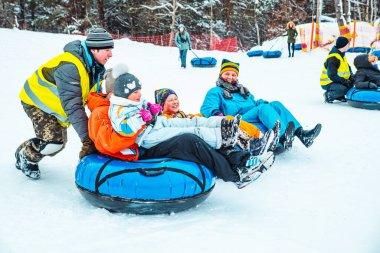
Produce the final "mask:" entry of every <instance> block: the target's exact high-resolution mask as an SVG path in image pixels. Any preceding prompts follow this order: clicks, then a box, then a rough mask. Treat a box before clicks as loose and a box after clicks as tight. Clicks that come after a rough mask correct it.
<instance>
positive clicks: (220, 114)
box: [216, 113, 224, 116]
mask: <svg viewBox="0 0 380 253" xmlns="http://www.w3.org/2000/svg"><path fill="white" fill-rule="evenodd" d="M216 116H224V115H223V113H219V114H217V115H216Z"/></svg>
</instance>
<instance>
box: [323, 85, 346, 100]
mask: <svg viewBox="0 0 380 253" xmlns="http://www.w3.org/2000/svg"><path fill="white" fill-rule="evenodd" d="M325 89H326V90H327V93H328V97H329V98H330V99H331V100H336V99H337V100H339V99H342V98H345V95H346V93H347V91H348V90H349V88H348V87H347V86H345V85H343V84H341V83H330V84H328V85H326V88H325Z"/></svg>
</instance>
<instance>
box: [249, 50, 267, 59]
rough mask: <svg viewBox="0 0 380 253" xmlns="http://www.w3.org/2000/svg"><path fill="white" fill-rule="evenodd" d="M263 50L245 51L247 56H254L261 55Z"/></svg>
mask: <svg viewBox="0 0 380 253" xmlns="http://www.w3.org/2000/svg"><path fill="white" fill-rule="evenodd" d="M263 52H264V51H263V50H252V51H249V52H248V53H247V55H248V56H249V57H255V56H262V55H263Z"/></svg>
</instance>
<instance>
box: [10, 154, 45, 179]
mask: <svg viewBox="0 0 380 253" xmlns="http://www.w3.org/2000/svg"><path fill="white" fill-rule="evenodd" d="M24 150H25V149H24V148H22V149H21V150H20V151H19V152H16V154H15V156H16V164H15V166H16V169H19V170H21V171H22V172H23V173H24V174H25V176H27V177H30V178H32V179H39V178H40V169H39V168H38V163H36V162H32V161H29V160H28V159H27V157H26V156H25V154H24Z"/></svg>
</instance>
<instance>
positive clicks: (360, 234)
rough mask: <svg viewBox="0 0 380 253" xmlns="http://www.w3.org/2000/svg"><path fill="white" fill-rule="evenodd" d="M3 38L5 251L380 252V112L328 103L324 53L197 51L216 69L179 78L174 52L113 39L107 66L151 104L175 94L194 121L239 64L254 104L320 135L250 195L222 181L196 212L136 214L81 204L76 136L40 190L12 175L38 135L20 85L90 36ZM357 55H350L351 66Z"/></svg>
mask: <svg viewBox="0 0 380 253" xmlns="http://www.w3.org/2000/svg"><path fill="white" fill-rule="evenodd" d="M0 37H1V38H2V39H1V40H0V48H1V49H2V53H1V55H2V57H1V59H2V60H1V61H0V76H1V77H2V84H1V86H2V90H3V97H2V100H1V105H2V113H1V115H2V121H1V122H2V124H1V125H0V132H1V141H2V142H1V144H0V146H1V160H0V164H1V169H2V173H1V175H2V181H1V184H0V185H1V186H0V189H1V194H0V203H1V208H0V221H1V222H0V224H1V226H0V252H1V253H19V252H20V253H21V252H28V253H34V252H36V253H37V252H38V253H40V252H54V253H55V252H59V253H61V252H62V253H66V252H157V253H160V252H192V253H194V252H218V253H220V252H259V253H279V252H284V253H287V252H289V253H290V252H291V253H337V252H344V253H377V252H380V241H379V234H380V198H379V194H380V183H379V180H380V169H379V168H380V166H379V159H378V157H377V155H378V153H379V152H378V150H379V140H380V131H379V126H380V117H379V116H380V112H379V111H368V110H361V109H356V108H352V107H350V106H348V105H346V104H332V105H331V104H324V103H323V98H322V93H323V91H322V89H321V88H320V86H319V75H320V71H321V66H322V62H323V61H324V59H325V57H326V55H327V51H326V50H320V51H319V50H315V51H313V52H309V53H301V52H296V55H295V57H294V58H284V57H283V58H277V59H264V58H248V57H247V56H246V54H244V53H241V52H238V53H225V52H218V51H211V52H209V51H196V54H197V55H199V56H200V57H204V56H212V57H215V58H216V59H217V60H218V65H217V67H216V68H212V69H198V68H192V67H191V66H188V68H187V69H186V70H183V69H181V68H180V62H179V61H178V51H177V50H176V49H175V48H162V47H157V46H153V45H150V44H141V43H136V42H131V41H129V40H127V39H123V40H118V41H116V42H115V49H114V57H113V58H112V59H111V60H110V62H108V63H107V67H112V66H113V65H114V64H116V63H118V62H124V63H126V64H128V65H129V67H130V69H131V72H132V73H134V74H135V75H136V76H137V77H138V78H139V79H140V80H141V82H142V84H143V90H142V92H143V96H144V97H145V98H147V99H148V100H150V101H153V100H154V99H153V91H154V90H155V89H157V88H162V87H171V88H173V89H174V90H176V92H177V94H178V96H179V98H180V100H181V108H182V109H183V110H184V111H187V112H193V113H195V112H198V111H199V108H200V105H201V103H202V101H203V97H204V95H205V93H206V91H207V90H208V89H209V88H211V87H213V86H214V85H215V81H216V79H217V76H218V73H219V68H220V62H221V60H222V59H223V58H227V59H230V60H233V61H237V62H240V64H241V68H240V78H239V79H240V82H241V83H242V84H244V85H246V86H247V87H248V88H249V89H250V90H251V92H252V93H253V94H254V95H255V97H256V98H264V99H267V100H280V101H282V102H283V103H284V104H285V105H286V106H287V107H288V108H289V109H290V110H291V111H292V113H293V114H294V115H295V116H296V117H297V118H298V119H299V121H300V122H301V123H302V124H303V125H304V127H305V128H308V127H313V126H314V125H315V124H316V123H318V122H320V123H322V125H323V129H322V132H321V135H320V136H319V137H318V139H317V140H316V142H315V144H314V145H313V146H312V147H311V148H309V149H306V148H305V147H304V146H303V145H302V144H301V143H300V142H299V141H298V140H296V141H295V143H294V147H293V150H291V151H290V152H286V153H284V154H282V155H280V156H278V157H277V160H276V162H275V164H274V165H273V167H272V168H271V170H269V171H268V172H266V173H265V174H264V175H263V176H262V177H261V178H260V179H259V180H258V181H256V182H254V183H253V184H251V185H249V187H246V188H244V189H242V190H238V189H237V188H236V187H235V186H234V185H233V184H232V183H225V182H222V181H218V182H217V185H216V187H215V189H214V191H213V192H212V193H211V195H210V197H209V198H208V199H207V200H206V201H205V202H203V203H202V204H201V205H199V206H198V207H197V208H194V209H190V210H188V211H186V212H182V213H177V214H174V215H170V216H169V215H156V216H136V215H127V214H111V213H109V212H108V211H106V210H102V209H98V208H95V207H93V206H91V205H90V204H89V203H88V202H87V201H86V200H85V199H84V198H82V196H81V195H80V194H79V191H78V190H77V189H76V186H75V183H74V172H75V168H76V164H77V162H78V153H79V150H80V148H81V143H80V141H79V138H78V137H77V135H76V133H75V131H74V130H73V128H70V129H69V136H68V137H69V142H68V144H67V147H66V149H65V150H64V151H62V152H61V153H60V154H58V155H57V156H56V157H54V158H50V157H48V158H45V159H43V160H42V162H41V163H40V168H41V179H40V180H38V181H32V180H29V179H28V178H26V177H25V176H24V175H23V174H22V173H21V172H20V171H17V170H16V169H15V167H14V162H15V159H14V151H15V149H16V148H17V146H18V145H19V144H20V143H21V142H22V141H24V140H25V139H27V138H31V137H32V136H33V129H32V125H31V123H30V121H29V119H28V118H27V116H26V114H25V113H24V111H23V110H22V107H21V105H20V101H19V98H18V93H19V91H20V89H21V87H22V85H23V83H24V82H25V80H26V78H27V77H28V76H30V75H31V74H32V72H33V71H35V70H36V69H37V67H38V66H39V65H40V64H42V63H44V62H45V61H47V60H48V59H49V58H51V57H53V56H55V55H56V54H58V53H60V52H62V48H63V46H64V45H65V44H66V43H67V42H69V41H71V40H74V39H83V38H84V37H80V36H68V35H62V34H61V35H59V34H47V33H34V32H27V31H17V30H8V29H0ZM283 55H287V52H284V53H283ZM355 55H356V54H347V58H348V60H349V62H350V63H351V65H352V62H353V59H354V57H355ZM191 58H193V55H192V53H191V52H189V53H188V62H189V61H190V59H191ZM189 65H190V64H189Z"/></svg>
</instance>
